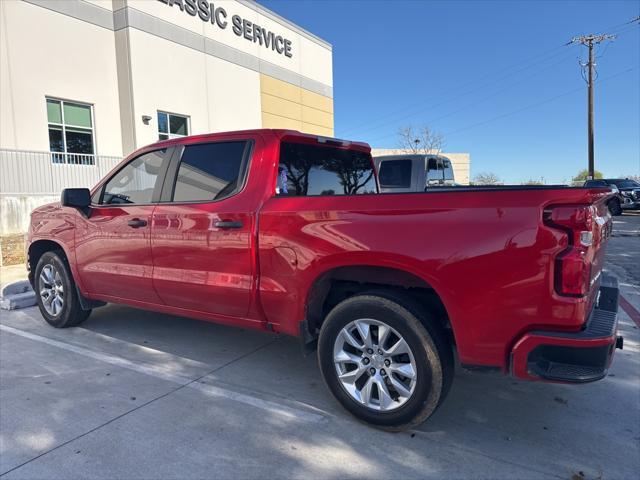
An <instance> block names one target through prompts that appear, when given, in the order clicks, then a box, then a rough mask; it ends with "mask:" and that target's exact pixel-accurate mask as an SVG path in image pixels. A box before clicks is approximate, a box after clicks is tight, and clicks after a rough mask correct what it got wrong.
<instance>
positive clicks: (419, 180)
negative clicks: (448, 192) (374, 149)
mask: <svg viewBox="0 0 640 480" xmlns="http://www.w3.org/2000/svg"><path fill="white" fill-rule="evenodd" d="M373 161H374V164H375V167H376V171H377V172H378V182H379V183H380V193H393V192H396V193H401V192H424V191H425V190H427V189H429V188H432V187H453V186H455V179H454V176H453V166H452V164H451V160H449V159H448V158H447V157H445V156H442V155H430V154H415V155H411V154H409V155H384V156H381V157H375V158H374V159H373Z"/></svg>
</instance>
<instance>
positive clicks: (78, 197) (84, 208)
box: [60, 188, 91, 215]
mask: <svg viewBox="0 0 640 480" xmlns="http://www.w3.org/2000/svg"><path fill="white" fill-rule="evenodd" d="M60 204H61V205H62V206H63V207H73V208H77V209H78V210H80V211H81V212H82V213H84V214H85V215H87V214H88V212H89V206H90V205H91V192H90V191H89V189H88V188H65V189H64V190H62V195H60Z"/></svg>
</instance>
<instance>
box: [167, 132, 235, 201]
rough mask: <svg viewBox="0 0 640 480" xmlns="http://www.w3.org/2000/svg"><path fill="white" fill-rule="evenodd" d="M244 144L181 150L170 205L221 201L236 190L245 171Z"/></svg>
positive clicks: (212, 144)
mask: <svg viewBox="0 0 640 480" xmlns="http://www.w3.org/2000/svg"><path fill="white" fill-rule="evenodd" d="M246 147H247V142H218V143H203V144H198V145H187V146H186V147H184V152H183V154H182V159H181V160H180V166H179V167H178V174H177V176H176V183H175V188H174V190H173V201H174V202H206V201H211V200H222V199H223V198H227V197H229V196H231V195H233V194H234V193H236V192H237V191H238V189H239V188H240V187H241V184H242V179H243V176H244V170H245V165H244V164H245V161H244V159H245V149H246Z"/></svg>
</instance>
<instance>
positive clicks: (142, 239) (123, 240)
mask: <svg viewBox="0 0 640 480" xmlns="http://www.w3.org/2000/svg"><path fill="white" fill-rule="evenodd" d="M170 151H172V150H170ZM170 151H167V150H166V149H162V150H155V151H149V152H147V153H144V154H142V155H139V156H137V157H136V158H134V159H132V160H131V161H130V162H128V163H127V164H126V165H125V166H124V167H122V168H121V169H120V170H118V171H117V172H116V173H115V174H113V175H112V176H111V178H109V179H108V180H107V181H106V182H104V184H103V185H102V186H101V187H100V190H99V191H98V192H96V193H95V194H94V200H95V202H94V203H93V204H92V205H91V209H90V213H89V215H88V217H87V218H84V217H83V218H82V220H80V221H79V222H78V225H77V226H76V261H77V264H78V269H79V274H80V278H81V280H82V284H83V285H84V286H85V288H86V289H87V290H88V292H89V293H91V294H96V295H99V296H101V297H112V298H113V299H114V300H117V299H123V300H129V301H131V300H133V301H138V302H145V303H161V300H160V298H159V297H158V295H157V294H156V292H155V290H154V288H153V281H152V272H153V258H152V256H151V235H150V233H151V221H152V217H153V211H154V209H155V203H154V202H155V201H156V200H157V197H159V194H160V189H161V187H162V180H163V178H164V174H165V172H166V168H167V164H168V161H169V158H168V157H169V153H168V152H170ZM154 197H156V198H154Z"/></svg>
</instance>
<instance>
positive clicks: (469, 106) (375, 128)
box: [367, 53, 573, 140]
mask: <svg viewBox="0 0 640 480" xmlns="http://www.w3.org/2000/svg"><path fill="white" fill-rule="evenodd" d="M571 56H573V54H571V53H570V54H569V55H564V56H563V57H562V58H561V60H560V61H559V62H554V63H552V64H551V65H548V66H546V67H545V68H543V69H540V70H538V71H536V72H534V73H532V74H531V75H529V76H527V77H525V78H522V79H521V80H518V81H517V82H514V83H511V84H510V85H507V86H506V87H503V88H501V89H499V90H498V91H496V92H493V93H491V94H489V95H487V96H485V97H482V98H481V99H480V100H477V101H474V102H472V103H467V104H465V105H464V106H463V107H461V108H458V109H456V110H452V111H450V112H447V113H445V114H444V115H440V116H438V117H435V118H432V119H429V121H428V122H426V123H434V122H438V121H440V120H443V119H445V118H448V117H451V116H452V115H455V114H457V113H460V112H462V111H464V110H467V109H469V108H472V107H475V106H477V105H479V104H481V103H483V102H486V101H487V100H489V99H491V98H494V97H496V96H498V95H500V94H502V93H504V92H505V91H506V90H508V89H510V88H512V87H514V86H516V85H519V84H521V83H524V82H526V81H528V80H530V79H531V78H533V77H536V76H538V75H541V74H542V73H544V72H546V71H547V70H549V69H551V68H554V67H556V66H558V65H560V64H562V63H564V62H565V60H566V59H567V58H568V57H571ZM411 115H412V114H411ZM411 115H408V116H406V117H405V118H408V117H409V116H411ZM384 127H386V124H385V125H382V126H379V127H374V128H372V129H371V130H369V132H372V131H375V130H379V129H381V128H384ZM369 132H367V133H369ZM393 136H397V133H396V132H392V133H389V134H387V135H384V136H379V137H376V138H377V140H380V139H383V138H388V137H393Z"/></svg>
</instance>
